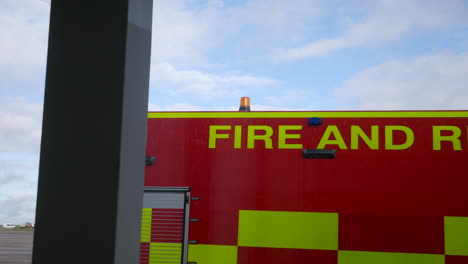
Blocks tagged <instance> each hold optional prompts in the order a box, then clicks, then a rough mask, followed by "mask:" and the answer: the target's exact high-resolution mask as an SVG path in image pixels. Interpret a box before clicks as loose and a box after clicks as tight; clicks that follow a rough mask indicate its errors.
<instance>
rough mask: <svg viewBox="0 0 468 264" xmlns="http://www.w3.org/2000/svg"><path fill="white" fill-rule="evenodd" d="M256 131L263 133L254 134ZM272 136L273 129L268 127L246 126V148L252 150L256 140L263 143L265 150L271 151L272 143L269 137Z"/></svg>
mask: <svg viewBox="0 0 468 264" xmlns="http://www.w3.org/2000/svg"><path fill="white" fill-rule="evenodd" d="M256 131H265V134H263V135H257V134H255V132H256ZM272 135H273V128H271V127H269V126H248V129H247V148H249V149H253V148H254V146H255V141H256V140H263V141H264V142H265V148H267V149H272V148H273V143H272V140H271V136H272Z"/></svg>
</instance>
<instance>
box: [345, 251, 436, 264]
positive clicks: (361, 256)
mask: <svg viewBox="0 0 468 264" xmlns="http://www.w3.org/2000/svg"><path fill="white" fill-rule="evenodd" d="M419 263H421V264H444V263H445V256H444V255H436V254H412V253H387V252H367V251H345V250H340V251H338V264H419Z"/></svg>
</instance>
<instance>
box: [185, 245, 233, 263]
mask: <svg viewBox="0 0 468 264" xmlns="http://www.w3.org/2000/svg"><path fill="white" fill-rule="evenodd" d="M188 261H189V262H197V263H200V264H221V263H222V264H237V246H223V245H203V244H198V245H189V249H188Z"/></svg>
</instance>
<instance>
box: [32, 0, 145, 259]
mask: <svg viewBox="0 0 468 264" xmlns="http://www.w3.org/2000/svg"><path fill="white" fill-rule="evenodd" d="M151 21H152V0H102V1H101V0H99V1H96V0H80V1H63V0H56V1H55V0H52V4H51V16H50V31H49V49H48V57H47V75H46V90H45V99H44V119H43V128H42V144H41V158H40V168H39V186H38V197H37V209H36V230H35V233H34V247H33V263H35V264H39V263H40V264H55V263H60V264H63V263H67V264H69V263H79V264H83V263H99V264H104V263H126V264H131V263H138V261H139V258H138V254H139V233H140V231H139V227H140V218H141V206H142V195H143V175H144V166H145V163H144V162H145V145H146V124H147V105H148V83H149V67H150V48H151Z"/></svg>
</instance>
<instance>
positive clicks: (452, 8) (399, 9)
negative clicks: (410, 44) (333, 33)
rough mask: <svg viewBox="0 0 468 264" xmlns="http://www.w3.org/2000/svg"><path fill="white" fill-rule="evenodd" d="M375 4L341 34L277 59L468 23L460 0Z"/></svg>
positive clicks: (309, 55) (402, 0) (384, 0)
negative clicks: (362, 17) (363, 16)
mask: <svg viewBox="0 0 468 264" xmlns="http://www.w3.org/2000/svg"><path fill="white" fill-rule="evenodd" d="M374 4H375V6H374V7H373V8H370V7H369V6H366V8H367V9H368V10H367V11H366V13H367V14H368V17H367V19H362V20H361V21H353V22H350V23H349V26H348V27H349V28H348V30H347V31H346V32H345V33H344V35H342V36H339V37H334V38H329V39H322V40H318V41H313V42H310V43H308V44H305V45H303V46H300V47H298V48H293V49H289V50H286V51H284V52H282V53H280V54H279V55H278V59H280V60H298V59H306V58H312V57H316V56H321V55H326V54H329V53H331V52H334V51H337V50H339V49H343V48H352V47H356V46H361V45H376V44H381V43H387V42H392V41H397V40H399V39H400V38H401V37H404V36H407V35H409V34H410V33H414V32H418V31H434V30H441V29H447V28H449V27H453V26H456V27H457V26H458V27H463V26H466V25H468V16H467V15H466V14H467V5H466V2H465V1H463V0H447V1H439V0H380V1H376V2H374ZM364 6H365V5H364Z"/></svg>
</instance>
